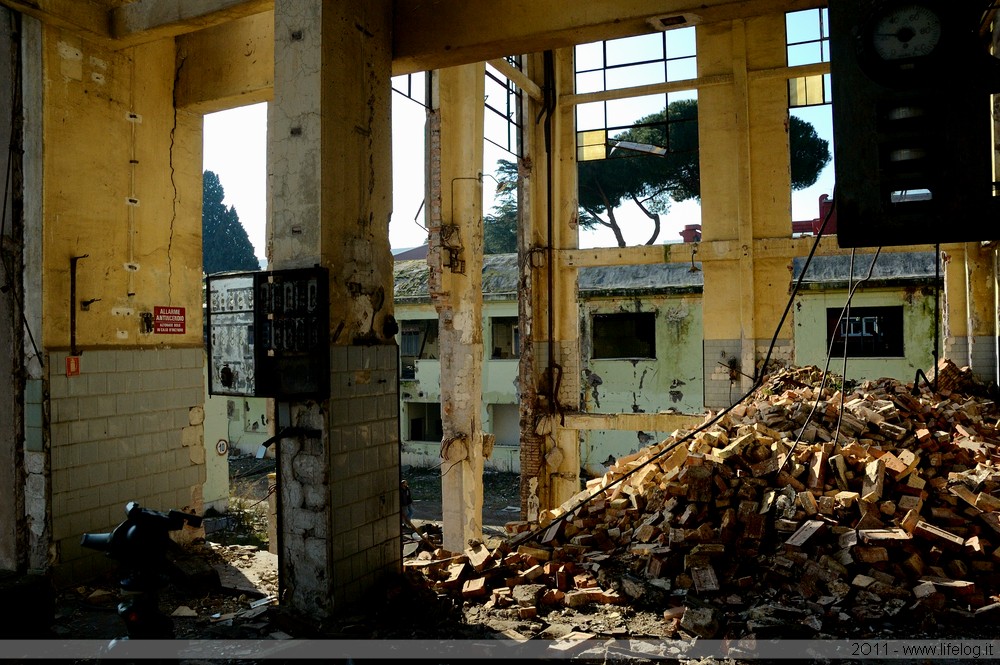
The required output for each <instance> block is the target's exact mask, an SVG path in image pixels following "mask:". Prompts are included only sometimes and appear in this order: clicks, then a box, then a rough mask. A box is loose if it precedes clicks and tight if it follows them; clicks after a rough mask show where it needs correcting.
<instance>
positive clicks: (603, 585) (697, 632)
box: [404, 360, 1000, 638]
mask: <svg viewBox="0 0 1000 665" xmlns="http://www.w3.org/2000/svg"><path fill="white" fill-rule="evenodd" d="M934 374H935V376H936V377H937V379H936V390H932V389H931V388H930V387H929V386H928V385H926V384H922V385H918V388H917V389H916V390H915V391H914V390H913V386H912V384H911V385H905V384H901V383H900V382H898V381H896V380H893V379H880V380H879V381H875V382H865V383H864V384H862V385H860V386H859V387H857V388H856V389H854V390H850V391H848V392H847V393H846V394H841V392H839V391H838V390H835V389H834V388H832V387H829V386H827V387H825V388H824V389H823V390H822V391H820V389H819V386H820V377H821V372H820V371H819V370H818V369H817V368H815V367H804V368H793V369H787V370H782V371H780V372H778V373H777V374H775V375H774V376H772V377H771V378H770V380H769V381H768V382H767V383H766V384H765V385H764V386H763V387H762V388H760V389H759V390H757V391H756V392H755V393H754V394H753V395H751V396H750V398H748V399H747V400H745V401H743V402H742V403H740V404H738V405H737V406H736V407H734V408H732V409H731V410H728V411H726V412H723V413H722V414H721V415H720V416H714V417H712V418H711V419H709V420H707V421H706V423H707V426H703V427H702V428H700V429H698V430H695V431H694V432H686V431H677V432H674V433H673V434H672V435H671V437H670V438H668V439H666V440H664V441H662V442H660V443H658V444H656V445H653V446H650V447H647V448H644V449H642V450H640V451H638V452H636V453H634V454H631V455H629V456H628V457H625V458H622V459H619V460H617V461H616V462H615V463H614V464H612V465H611V466H610V467H609V469H608V471H607V473H605V474H604V475H603V476H601V477H599V478H595V479H592V480H590V481H588V482H587V483H586V487H585V488H584V489H583V490H582V491H581V492H580V494H579V495H577V496H576V497H573V498H572V499H570V500H569V501H567V502H566V503H564V504H563V505H562V506H560V507H559V508H557V509H554V510H550V511H543V513H542V515H541V519H540V520H539V522H537V523H529V522H512V523H509V524H508V525H507V531H508V538H507V539H506V540H503V541H501V542H500V544H499V545H498V546H496V547H495V548H493V549H492V550H491V549H489V548H488V547H486V546H484V545H476V546H474V547H470V548H469V549H467V550H465V551H464V552H462V553H449V552H445V551H443V550H441V549H437V550H435V551H433V552H430V551H424V552H421V553H420V555H419V556H418V557H416V558H415V559H411V560H408V561H406V562H405V563H404V565H405V567H407V568H408V569H410V570H414V571H420V572H421V573H423V576H424V579H425V581H426V583H427V584H428V585H429V586H430V587H431V588H433V589H435V590H436V591H438V592H439V593H442V594H449V595H453V596H456V597H461V598H463V599H465V600H467V601H470V602H482V603H485V605H486V606H487V607H496V608H510V609H511V610H513V611H514V612H516V615H517V616H518V617H519V618H521V619H531V618H534V617H535V616H536V615H538V614H539V613H544V612H547V611H550V610H551V609H553V608H556V609H558V608H566V607H569V608H581V607H583V606H587V605H591V604H620V603H628V604H634V605H636V606H643V607H645V608H655V609H656V610H657V612H659V611H662V613H663V619H664V632H663V634H664V635H675V634H678V633H680V634H681V635H682V636H684V635H687V636H697V637H702V638H713V637H721V636H723V635H725V636H726V637H738V636H742V635H748V634H756V635H762V634H765V633H767V632H768V631H769V630H774V631H783V632H784V634H788V633H789V631H802V633H803V634H818V633H823V634H837V633H838V632H840V633H842V634H846V633H848V632H849V631H851V630H854V629H856V628H857V626H858V622H866V621H871V622H877V621H880V620H884V619H887V618H889V617H894V616H897V615H900V614H901V613H902V614H903V615H904V616H913V614H912V613H916V614H918V615H920V616H923V617H925V618H926V617H928V616H930V617H935V618H932V621H935V620H936V618H940V617H942V616H943V615H944V614H947V613H951V614H952V617H953V618H954V617H955V616H957V617H961V618H965V617H975V616H977V615H983V614H985V613H989V612H990V611H992V610H994V609H997V608H1000V602H998V601H1000V596H997V595H995V594H1000V497H998V494H1000V450H998V449H997V445H998V444H1000V432H998V420H997V418H998V410H997V407H996V405H995V404H994V403H993V401H992V400H990V399H988V398H987V397H986V396H985V394H986V392H985V390H984V389H982V386H978V385H977V384H976V382H975V381H974V380H973V379H972V376H971V373H970V372H969V371H968V369H965V368H963V369H959V368H957V367H956V366H955V365H954V364H953V363H951V362H950V361H947V360H942V361H941V363H940V364H939V366H938V368H937V371H935V372H934ZM828 384H829V382H828Z"/></svg>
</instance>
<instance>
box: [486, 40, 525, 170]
mask: <svg viewBox="0 0 1000 665" xmlns="http://www.w3.org/2000/svg"><path fill="white" fill-rule="evenodd" d="M504 60H506V61H507V62H508V63H509V64H510V65H511V66H512V67H514V68H515V69H519V70H522V67H521V56H513V55H511V56H507V57H505V58H504ZM496 86H499V87H500V88H503V89H504V93H503V94H502V100H501V101H500V103H495V102H493V101H491V97H492V96H491V94H490V89H491V87H494V88H495V87H496ZM523 94H524V93H523V92H522V91H521V89H520V88H519V87H518V86H517V85H515V84H514V82H513V81H511V80H510V79H508V78H507V77H506V76H504V75H503V74H501V73H500V72H499V71H498V70H496V69H495V68H494V67H493V66H492V65H490V64H489V63H486V94H485V95H484V97H485V101H484V105H485V109H486V117H485V118H484V119H483V140H485V141H487V142H488V143H490V144H492V145H495V146H496V147H498V148H500V149H501V150H505V151H507V152H509V153H510V154H511V155H513V156H514V157H523V156H524V155H523V154H522V153H523V150H522V147H521V141H520V135H521V113H520V109H521V104H522V101H523V100H522V97H523ZM491 118H492V119H493V120H494V121H497V122H499V123H502V125H503V126H505V127H506V131H505V132H504V134H505V136H504V138H503V139H500V137H499V136H495V137H494V138H491V137H490V135H491V131H490V130H491V128H492V126H493V125H491V122H490V119H491Z"/></svg>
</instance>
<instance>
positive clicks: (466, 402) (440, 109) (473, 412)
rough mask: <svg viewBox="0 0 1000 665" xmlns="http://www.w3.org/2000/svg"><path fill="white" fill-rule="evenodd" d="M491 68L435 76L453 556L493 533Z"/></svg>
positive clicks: (433, 214)
mask: <svg viewBox="0 0 1000 665" xmlns="http://www.w3.org/2000/svg"><path fill="white" fill-rule="evenodd" d="M484 80H485V67H484V65H483V63H478V64H472V65H464V66H462V67H452V68H449V69H443V70H439V71H437V72H435V75H434V77H433V81H434V82H433V92H432V107H433V110H432V111H431V113H430V117H429V119H428V120H429V121H428V131H429V132H430V141H429V142H428V145H429V146H430V153H431V164H432V165H431V174H430V178H429V179H428V189H429V197H428V200H429V201H430V202H431V205H430V208H431V209H430V224H429V226H428V228H429V230H430V250H429V253H428V257H427V260H428V263H429V265H430V269H431V272H430V291H431V299H432V300H433V302H434V305H435V308H436V309H437V312H438V318H439V321H440V326H439V335H440V348H441V425H442V432H443V436H442V440H441V457H442V459H443V460H444V462H443V463H442V465H441V501H442V516H443V520H444V527H443V528H444V541H443V545H444V548H445V549H446V550H449V551H452V552H461V551H462V550H464V549H465V548H466V547H468V543H469V541H470V540H477V541H478V540H481V539H482V535H483V424H482V393H483V387H482V382H483V381H482V377H483V323H482V320H483V289H482V282H483V182H482V176H481V173H482V169H483V94H484Z"/></svg>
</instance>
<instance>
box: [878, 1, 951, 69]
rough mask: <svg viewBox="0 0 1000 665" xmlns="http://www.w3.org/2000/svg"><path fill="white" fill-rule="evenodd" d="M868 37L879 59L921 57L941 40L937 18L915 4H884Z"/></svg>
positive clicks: (936, 15)
mask: <svg viewBox="0 0 1000 665" xmlns="http://www.w3.org/2000/svg"><path fill="white" fill-rule="evenodd" d="M869 38H870V39H871V45H872V48H873V49H874V50H875V54H876V55H877V56H878V57H879V58H881V59H882V60H908V59H911V58H923V57H926V56H928V55H930V54H931V53H932V52H933V51H934V49H935V47H937V45H938V43H939V42H940V41H941V17H940V16H939V15H938V13H937V12H936V11H934V10H933V9H931V8H930V7H928V6H926V5H923V4H919V3H905V4H900V5H897V6H895V7H888V8H886V9H884V10H883V11H882V12H880V15H878V16H876V17H875V20H874V21H873V23H872V29H871V33H870V34H869Z"/></svg>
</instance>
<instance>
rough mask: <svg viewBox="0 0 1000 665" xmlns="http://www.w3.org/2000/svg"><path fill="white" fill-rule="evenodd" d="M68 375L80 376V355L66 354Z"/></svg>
mask: <svg viewBox="0 0 1000 665" xmlns="http://www.w3.org/2000/svg"><path fill="white" fill-rule="evenodd" d="M66 376H80V356H66Z"/></svg>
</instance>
